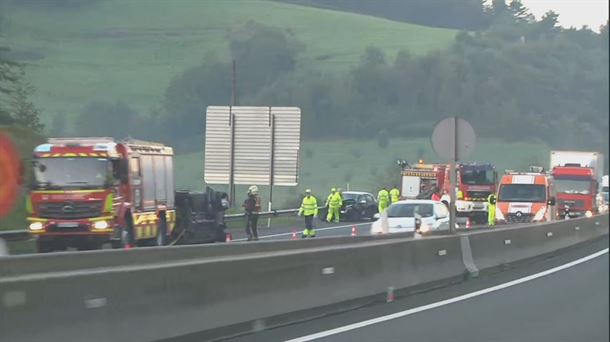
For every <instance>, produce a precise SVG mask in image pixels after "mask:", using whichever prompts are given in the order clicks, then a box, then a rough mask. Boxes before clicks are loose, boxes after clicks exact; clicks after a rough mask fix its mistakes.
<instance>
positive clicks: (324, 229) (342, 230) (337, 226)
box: [230, 218, 371, 241]
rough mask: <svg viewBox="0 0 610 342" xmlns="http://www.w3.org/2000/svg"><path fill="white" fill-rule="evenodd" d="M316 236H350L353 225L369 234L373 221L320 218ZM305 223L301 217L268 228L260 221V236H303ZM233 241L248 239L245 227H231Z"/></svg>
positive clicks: (363, 233) (276, 238) (358, 231)
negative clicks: (332, 221) (339, 220)
mask: <svg viewBox="0 0 610 342" xmlns="http://www.w3.org/2000/svg"><path fill="white" fill-rule="evenodd" d="M314 226H315V230H316V237H324V236H350V235H351V233H352V227H356V234H357V235H369V233H370V228H371V222H366V221H365V222H340V223H326V222H324V221H320V220H318V219H316V220H315V223H314ZM304 227H305V225H304V223H303V219H302V218H300V219H298V220H297V221H295V223H294V224H292V225H286V224H282V225H277V226H272V227H269V228H267V227H266V220H265V219H261V220H260V221H259V228H258V236H259V239H260V240H290V239H291V238H292V235H293V232H296V235H297V237H298V238H300V237H301V233H302V232H303V229H304ZM230 232H231V234H233V241H242V240H245V239H246V233H245V229H231V230H230Z"/></svg>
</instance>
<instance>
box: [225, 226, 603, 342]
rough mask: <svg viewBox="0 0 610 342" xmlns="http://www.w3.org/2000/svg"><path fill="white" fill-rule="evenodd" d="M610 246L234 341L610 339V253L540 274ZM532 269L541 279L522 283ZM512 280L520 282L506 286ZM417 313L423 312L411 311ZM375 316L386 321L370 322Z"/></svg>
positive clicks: (592, 245) (597, 245)
mask: <svg viewBox="0 0 610 342" xmlns="http://www.w3.org/2000/svg"><path fill="white" fill-rule="evenodd" d="M607 248H608V239H607V238H604V239H603V240H599V241H596V242H594V243H590V244H588V245H586V246H582V247H579V248H577V249H574V250H570V251H568V252H565V253H562V254H560V255H558V256H555V257H553V258H549V259H546V260H544V261H537V262H535V263H531V264H528V265H522V266H520V267H517V268H513V269H511V270H508V271H504V272H500V273H495V274H483V275H481V276H480V277H479V278H477V279H474V280H470V281H467V282H464V283H461V284H458V285H455V286H451V287H447V288H443V289H438V290H434V291H430V292H426V293H422V294H418V295H413V296H409V297H405V298H400V299H398V300H396V301H394V302H393V303H390V304H385V303H383V304H376V305H372V306H369V307H365V308H361V309H358V310H353V311H349V312H346V313H342V314H337V315H333V316H328V317H326V318H321V319H315V320H311V321H307V322H303V323H299V324H294V325H289V326H285V327H281V328H276V329H272V330H265V331H262V332H259V333H256V334H251V335H246V336H242V337H240V338H235V339H232V340H231V341H237V342H253V341H287V340H291V339H295V340H294V342H296V341H300V342H304V341H309V340H316V341H332V342H338V341H380V342H382V341H397V342H398V341H401V342H402V341H419V342H426V341H431V342H432V341H434V342H438V341H451V342H462V341H463V342H479V341H480V342H490V341H494V342H508V341H515V342H517V341H540V342H547V341H548V342H561V341H566V342H568V341H591V342H595V341H608V337H609V334H608V318H609V310H608V299H609V298H608V289H609V282H608V270H609V262H608V254H607V253H605V254H602V255H601V256H597V257H595V258H592V259H591V260H588V261H584V262H582V263H580V264H577V265H574V266H571V267H569V268H565V269H562V270H558V271H557V272H555V273H551V274H547V275H540V274H538V273H540V272H543V271H546V270H549V269H552V268H554V267H558V266H561V265H565V264H566V263H569V262H572V261H574V260H578V259H580V258H583V257H585V256H588V255H591V254H592V253H595V252H598V251H600V250H604V249H607ZM534 274H538V275H540V277H538V278H535V279H532V280H527V281H523V282H520V281H516V280H518V279H521V278H523V277H530V278H531V277H532V275H534ZM508 282H520V283H517V284H514V285H511V286H507V287H504V286H505V285H506V284H507V283H508ZM509 284H510V283H509ZM494 286H496V287H498V286H499V287H500V289H498V290H495V291H493V292H489V293H484V294H481V295H478V296H474V297H472V298H468V299H464V300H460V301H456V302H453V303H449V304H446V305H443V306H439V307H435V308H431V309H427V310H422V311H419V309H421V308H422V306H425V305H430V304H431V303H438V302H439V301H444V300H447V301H452V299H455V298H456V297H458V298H459V296H463V295H466V294H472V293H475V292H477V291H482V290H484V289H489V288H491V287H494ZM424 308H425V307H424ZM406 310H409V311H408V312H407V315H405V316H402V317H398V318H394V319H389V320H385V319H383V317H385V318H387V315H390V314H396V313H402V314H404V313H405V311H406ZM412 311H419V312H415V313H409V312H412ZM380 317H381V318H382V319H379V318H380ZM371 319H378V320H379V321H382V322H378V323H374V324H368V323H366V322H367V321H368V322H369V323H370V320H371ZM363 322H365V323H363ZM358 323H360V325H361V326H359V327H357V328H355V329H350V327H349V325H352V324H358ZM346 326H347V328H346ZM341 327H343V328H345V329H344V330H345V331H343V332H339V333H337V334H332V335H330V336H326V337H322V338H319V339H310V338H311V335H312V334H315V333H319V332H329V331H331V330H333V329H337V328H341Z"/></svg>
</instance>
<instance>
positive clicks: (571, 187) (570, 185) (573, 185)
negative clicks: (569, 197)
mask: <svg viewBox="0 0 610 342" xmlns="http://www.w3.org/2000/svg"><path fill="white" fill-rule="evenodd" d="M555 189H556V191H557V193H564V194H578V195H589V194H591V181H590V180H586V179H557V178H555Z"/></svg>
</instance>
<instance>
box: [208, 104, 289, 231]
mask: <svg viewBox="0 0 610 342" xmlns="http://www.w3.org/2000/svg"><path fill="white" fill-rule="evenodd" d="M300 147H301V109H300V108H298V107H243V106H224V107H221V106H210V107H208V108H207V111H206V134H205V166H204V170H205V171H204V180H205V182H206V183H208V184H229V187H230V189H231V190H230V193H231V195H230V196H231V202H232V203H233V205H235V204H236V198H235V190H234V189H235V184H246V185H252V184H255V185H269V210H271V207H272V201H273V186H274V185H283V186H295V185H297V184H298V182H299V150H300ZM267 225H268V226H269V225H270V221H269V220H268V221H267Z"/></svg>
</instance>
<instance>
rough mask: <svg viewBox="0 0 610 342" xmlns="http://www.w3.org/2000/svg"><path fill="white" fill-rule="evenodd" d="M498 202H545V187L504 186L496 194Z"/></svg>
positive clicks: (533, 185)
mask: <svg viewBox="0 0 610 342" xmlns="http://www.w3.org/2000/svg"><path fill="white" fill-rule="evenodd" d="M498 201H499V202H545V201H546V187H545V186H544V185H538V184H504V185H502V186H501V187H500V192H499V193H498Z"/></svg>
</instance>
